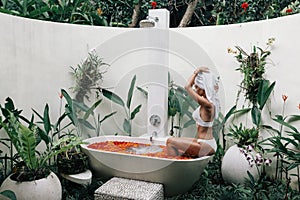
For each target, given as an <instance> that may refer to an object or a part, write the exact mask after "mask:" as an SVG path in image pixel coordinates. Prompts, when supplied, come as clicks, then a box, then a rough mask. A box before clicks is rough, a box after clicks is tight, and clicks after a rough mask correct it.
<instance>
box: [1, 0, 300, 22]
mask: <svg viewBox="0 0 300 200" xmlns="http://www.w3.org/2000/svg"><path fill="white" fill-rule="evenodd" d="M154 5H155V6H154ZM151 8H166V9H168V10H169V11H170V26H171V27H178V26H180V27H182V26H191V27H193V26H207V25H220V24H235V23H241V22H250V21H257V20H263V19H270V18H275V17H280V16H284V15H290V14H295V13H298V12H299V2H298V0H296V1H295V0H257V1H254V0H248V1H243V0H229V1H219V0H207V1H198V0H190V1H184V0H178V1H172V0H169V1H163V0H157V1H152V2H149V1H145V0H128V1H112V0H110V1H84V0H75V1H69V0H65V1H57V0H49V1H47V2H46V1H43V0H30V1H25V0H21V1H17V0H2V1H0V12H3V13H8V14H11V15H18V16H22V17H28V18H33V19H40V20H47V21H55V22H63V23H76V24H89V25H98V26H121V27H128V26H129V27H138V22H139V21H140V20H141V19H144V18H145V17H146V16H147V14H148V9H151Z"/></svg>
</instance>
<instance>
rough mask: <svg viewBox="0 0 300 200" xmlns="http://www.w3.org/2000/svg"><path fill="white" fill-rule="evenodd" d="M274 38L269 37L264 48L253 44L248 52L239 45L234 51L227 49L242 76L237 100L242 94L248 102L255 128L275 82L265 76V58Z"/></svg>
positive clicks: (269, 52) (259, 122)
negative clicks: (237, 64) (233, 55)
mask: <svg viewBox="0 0 300 200" xmlns="http://www.w3.org/2000/svg"><path fill="white" fill-rule="evenodd" d="M274 40H275V39H274V38H270V39H269V40H268V42H267V47H266V48H265V49H262V48H261V47H258V46H253V51H252V52H251V53H250V54H248V53H247V52H246V51H244V50H243V49H242V48H241V47H239V46H236V49H237V50H236V51H235V50H232V49H228V52H229V53H234V54H236V56H235V57H236V59H237V61H238V62H239V64H240V66H239V67H238V68H237V69H236V70H237V71H239V72H240V73H241V74H242V76H243V79H242V81H241V83H240V88H239V91H238V93H237V102H238V100H239V97H240V95H241V94H244V102H245V103H248V105H249V108H250V109H248V108H246V110H247V111H251V118H252V122H253V124H255V125H256V127H257V128H259V127H260V125H261V112H262V110H263V108H264V106H265V105H266V103H267V100H268V99H269V97H270V95H271V93H272V91H273V89H274V87H275V82H272V83H271V82H270V81H269V80H267V79H266V78H265V71H266V69H265V68H266V64H267V58H268V56H269V55H270V54H271V51H270V49H269V48H270V47H271V45H272V44H273V42H274ZM237 102H236V103H237Z"/></svg>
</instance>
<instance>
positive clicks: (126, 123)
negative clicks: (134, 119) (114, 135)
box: [123, 119, 131, 136]
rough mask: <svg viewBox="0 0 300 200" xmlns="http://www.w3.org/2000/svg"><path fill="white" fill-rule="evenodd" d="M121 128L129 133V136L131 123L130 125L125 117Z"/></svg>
mask: <svg viewBox="0 0 300 200" xmlns="http://www.w3.org/2000/svg"><path fill="white" fill-rule="evenodd" d="M123 129H124V131H125V132H126V133H129V136H131V125H130V122H129V121H128V120H127V119H124V122H123Z"/></svg>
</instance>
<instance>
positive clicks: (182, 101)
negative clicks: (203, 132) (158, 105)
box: [168, 76, 197, 137]
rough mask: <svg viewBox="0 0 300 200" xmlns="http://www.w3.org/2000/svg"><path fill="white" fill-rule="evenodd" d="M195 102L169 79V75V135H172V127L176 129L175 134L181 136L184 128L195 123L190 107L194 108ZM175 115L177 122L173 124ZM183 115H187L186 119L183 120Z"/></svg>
mask: <svg viewBox="0 0 300 200" xmlns="http://www.w3.org/2000/svg"><path fill="white" fill-rule="evenodd" d="M196 107H197V103H196V102H195V101H194V100H193V99H192V98H191V97H190V96H189V95H188V94H187V92H186V90H185V89H184V88H183V87H181V86H179V85H177V84H175V82H174V81H170V76H169V95H168V116H169V117H170V118H171V120H170V121H171V130H170V135H174V130H173V129H174V128H175V129H177V130H178V133H177V134H176V135H177V136H178V137H181V135H182V131H183V129H184V128H187V127H189V126H190V125H193V124H195V122H194V120H193V117H192V112H191V111H190V108H192V109H193V110H195V109H196ZM176 116H177V120H178V123H177V125H175V124H174V122H175V117H176ZM184 116H187V121H183V118H184Z"/></svg>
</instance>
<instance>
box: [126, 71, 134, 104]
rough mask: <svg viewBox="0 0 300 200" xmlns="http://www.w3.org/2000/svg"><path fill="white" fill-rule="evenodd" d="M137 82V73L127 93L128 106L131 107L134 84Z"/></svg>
mask: <svg viewBox="0 0 300 200" xmlns="http://www.w3.org/2000/svg"><path fill="white" fill-rule="evenodd" d="M135 82H136V75H134V77H133V78H132V80H131V84H130V88H129V90H128V94H127V104H126V106H127V108H128V109H130V106H131V100H132V96H133V90H134V85H135Z"/></svg>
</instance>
